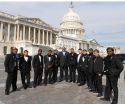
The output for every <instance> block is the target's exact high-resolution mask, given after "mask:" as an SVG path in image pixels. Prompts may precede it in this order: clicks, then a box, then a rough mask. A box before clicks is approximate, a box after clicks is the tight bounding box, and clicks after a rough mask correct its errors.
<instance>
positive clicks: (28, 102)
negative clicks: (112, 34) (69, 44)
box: [0, 57, 125, 104]
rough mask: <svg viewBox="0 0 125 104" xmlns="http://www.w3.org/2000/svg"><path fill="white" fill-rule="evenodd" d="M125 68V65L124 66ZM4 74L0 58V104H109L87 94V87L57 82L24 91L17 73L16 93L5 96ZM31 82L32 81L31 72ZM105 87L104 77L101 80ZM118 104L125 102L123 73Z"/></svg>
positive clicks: (93, 95) (2, 62)
mask: <svg viewBox="0 0 125 104" xmlns="http://www.w3.org/2000/svg"><path fill="white" fill-rule="evenodd" d="M124 66H125V65H124ZM5 81H6V73H5V70H4V57H3V58H0V104H110V102H106V101H101V100H100V99H99V98H97V97H96V95H97V94H94V93H91V92H89V89H86V88H87V86H86V85H85V86H81V87H78V86H77V84H76V83H68V82H57V83H55V84H53V85H51V84H48V86H44V85H41V86H38V87H37V88H28V89H27V90H24V89H23V87H22V84H21V80H20V72H18V81H17V85H18V91H16V92H12V93H10V95H9V96H6V95H5V88H4V87H5ZM31 81H33V70H32V71H31ZM103 85H105V76H104V78H103ZM118 86H119V102H118V104H124V102H125V99H124V98H125V82H124V71H123V72H122V74H121V77H120V79H119V85H118Z"/></svg>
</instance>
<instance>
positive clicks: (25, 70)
mask: <svg viewBox="0 0 125 104" xmlns="http://www.w3.org/2000/svg"><path fill="white" fill-rule="evenodd" d="M31 60H32V58H31V56H29V55H28V51H27V50H25V51H24V54H23V56H22V57H21V58H20V62H19V68H20V72H21V80H22V84H23V87H24V89H26V88H27V87H30V71H31ZM26 79H27V83H26V82H25V80H26Z"/></svg>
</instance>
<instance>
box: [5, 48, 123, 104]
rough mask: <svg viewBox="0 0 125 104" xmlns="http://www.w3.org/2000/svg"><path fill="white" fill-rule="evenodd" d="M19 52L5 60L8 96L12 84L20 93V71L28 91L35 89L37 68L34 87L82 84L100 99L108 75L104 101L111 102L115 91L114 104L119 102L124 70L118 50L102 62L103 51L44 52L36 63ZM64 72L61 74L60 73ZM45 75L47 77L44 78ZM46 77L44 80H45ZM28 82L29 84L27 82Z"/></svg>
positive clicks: (110, 53)
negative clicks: (103, 80)
mask: <svg viewBox="0 0 125 104" xmlns="http://www.w3.org/2000/svg"><path fill="white" fill-rule="evenodd" d="M17 52H18V50H17V48H15V47H14V48H13V49H12V52H11V54H7V55H6V58H5V71H6V72H7V80H6V89H5V94H6V95H9V92H10V87H11V84H12V88H13V91H16V90H17V85H16V82H17V71H18V70H20V73H21V80H22V85H23V87H24V89H27V88H28V87H31V84H30V71H31V67H32V66H33V70H34V81H33V87H34V88H35V87H37V86H38V85H40V84H42V83H43V84H44V85H45V86H47V84H48V83H49V84H54V83H55V82H57V81H58V72H60V73H59V82H61V81H63V80H65V81H66V82H70V83H71V82H73V83H78V86H83V85H85V84H87V86H88V88H89V89H90V92H94V93H98V95H97V97H101V96H102V95H103V87H102V76H103V74H105V75H106V88H105V93H104V98H102V100H106V101H107V100H108V101H109V100H110V96H111V91H112V90H113V92H114V99H113V100H112V104H117V102H118V87H117V82H118V78H119V76H120V73H121V72H122V70H123V64H122V63H121V61H120V59H119V58H118V57H117V56H116V55H115V54H114V49H113V48H111V47H109V48H107V54H108V55H107V57H105V58H102V57H101V56H100V54H99V50H97V49H95V50H93V49H92V48H90V49H89V50H88V51H87V50H85V49H83V50H82V49H79V50H78V54H77V53H75V51H74V49H73V48H71V50H70V52H67V51H66V49H65V48H62V51H61V52H58V50H49V51H48V53H47V54H46V55H45V56H43V55H42V49H39V50H38V54H37V55H35V56H34V57H33V59H32V57H31V56H29V55H28V51H27V50H25V51H24V53H23V55H18V54H17ZM58 69H60V71H58ZM43 72H44V74H43ZM43 75H44V79H43ZM26 80H27V81H26Z"/></svg>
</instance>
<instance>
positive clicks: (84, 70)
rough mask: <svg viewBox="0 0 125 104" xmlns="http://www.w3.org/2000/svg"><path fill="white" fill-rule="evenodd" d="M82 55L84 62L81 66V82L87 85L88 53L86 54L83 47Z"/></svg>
mask: <svg viewBox="0 0 125 104" xmlns="http://www.w3.org/2000/svg"><path fill="white" fill-rule="evenodd" d="M82 53H83V57H84V62H83V68H82V71H83V72H82V73H83V82H84V84H85V83H87V85H88V76H89V75H88V73H87V72H88V55H87V50H85V49H83V51H82Z"/></svg>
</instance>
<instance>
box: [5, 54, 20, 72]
mask: <svg viewBox="0 0 125 104" xmlns="http://www.w3.org/2000/svg"><path fill="white" fill-rule="evenodd" d="M14 56H15V57H14ZM15 58H16V59H15ZM4 66H5V72H8V73H9V72H13V71H14V69H15V67H16V68H17V69H18V58H17V57H16V55H14V54H7V55H6V57H5V61H4Z"/></svg>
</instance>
